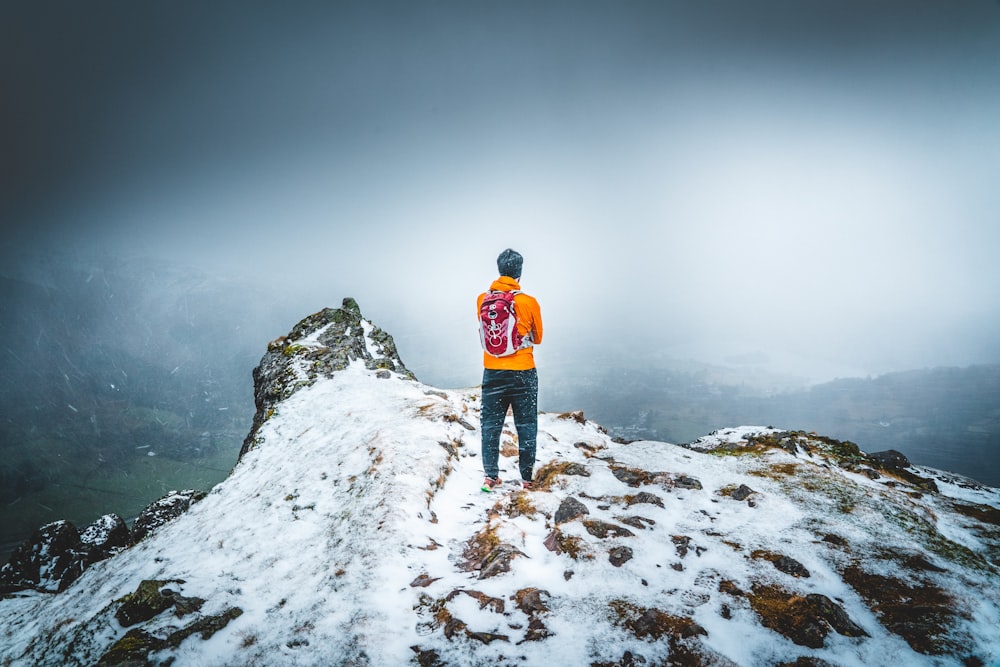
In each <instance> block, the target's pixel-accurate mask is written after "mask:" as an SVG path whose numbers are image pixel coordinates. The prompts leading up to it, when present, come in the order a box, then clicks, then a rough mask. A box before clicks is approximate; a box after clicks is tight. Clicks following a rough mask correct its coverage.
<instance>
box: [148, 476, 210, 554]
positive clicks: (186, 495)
mask: <svg viewBox="0 0 1000 667" xmlns="http://www.w3.org/2000/svg"><path fill="white" fill-rule="evenodd" d="M204 497H205V494H204V493H203V492H201V491H195V490H193V489H187V490H185V491H171V492H170V493H168V494H166V495H165V496H163V497H162V498H160V499H159V500H157V501H156V502H154V503H151V504H150V505H149V506H147V507H146V509H144V510H142V512H140V513H139V516H138V517H137V518H136V520H135V524H134V525H133V526H132V539H134V540H135V541H136V542H138V541H139V540H141V539H143V538H144V537H146V536H147V535H149V534H150V533H151V532H153V531H154V530H156V529H157V528H159V527H160V526H162V525H163V524H165V523H167V522H168V521H171V520H172V519H176V518H177V517H179V516H180V515H181V514H183V513H184V512H187V511H188V509H190V507H191V504H192V503H196V502H198V501H199V500H201V499H202V498H204Z"/></svg>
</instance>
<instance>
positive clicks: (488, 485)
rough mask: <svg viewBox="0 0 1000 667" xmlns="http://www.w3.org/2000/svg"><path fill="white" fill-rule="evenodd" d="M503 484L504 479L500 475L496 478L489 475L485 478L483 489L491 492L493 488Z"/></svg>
mask: <svg viewBox="0 0 1000 667" xmlns="http://www.w3.org/2000/svg"><path fill="white" fill-rule="evenodd" d="M501 484H503V480H502V479H500V478H499V477H496V478H493V477H487V478H486V479H484V480H483V486H482V489H483V491H485V492H486V493H489V492H490V491H492V490H493V489H495V488H497V487H498V486H500V485H501Z"/></svg>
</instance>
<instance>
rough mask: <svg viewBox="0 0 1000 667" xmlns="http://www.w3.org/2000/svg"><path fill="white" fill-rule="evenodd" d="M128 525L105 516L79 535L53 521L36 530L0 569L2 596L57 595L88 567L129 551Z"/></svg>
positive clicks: (68, 524) (114, 517)
mask: <svg viewBox="0 0 1000 667" xmlns="http://www.w3.org/2000/svg"><path fill="white" fill-rule="evenodd" d="M131 541H132V536H131V533H130V532H129V529H128V526H127V525H126V524H125V522H124V521H123V520H122V518H121V517H120V516H118V515H116V514H106V515H104V516H102V517H101V518H99V519H97V520H96V521H94V523H92V524H90V525H89V526H87V528H86V529H85V530H84V531H83V533H82V534H81V533H79V532H78V531H77V529H76V526H74V525H73V524H72V523H70V522H69V521H54V522H52V523H49V524H46V525H44V526H42V527H41V528H39V529H38V530H36V531H35V532H34V533H33V534H32V535H31V537H29V538H28V539H27V540H26V541H25V542H24V543H23V544H21V546H19V547H18V548H17V549H16V550H15V551H14V553H13V554H11V557H10V560H9V561H8V562H7V564H6V565H4V566H3V568H0V595H2V594H7V593H13V592H16V591H20V590H25V589H34V590H38V591H43V592H47V593H58V592H61V591H64V590H66V588H67V587H68V586H69V585H70V584H72V583H73V582H74V581H76V580H77V578H79V576H80V575H81V574H82V573H83V571H84V570H86V569H87V568H88V567H90V566H91V565H93V564H94V563H97V562H98V561H102V560H104V559H105V558H108V557H110V556H112V555H114V554H116V553H118V552H119V551H122V550H123V549H126V548H128V546H129V544H130V543H131Z"/></svg>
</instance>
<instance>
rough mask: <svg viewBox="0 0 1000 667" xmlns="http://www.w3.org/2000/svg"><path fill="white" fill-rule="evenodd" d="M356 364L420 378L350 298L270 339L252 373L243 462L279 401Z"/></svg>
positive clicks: (389, 337) (392, 343)
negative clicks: (249, 420)
mask: <svg viewBox="0 0 1000 667" xmlns="http://www.w3.org/2000/svg"><path fill="white" fill-rule="evenodd" d="M358 360H361V361H362V362H364V364H365V367H366V368H368V369H370V370H373V371H377V372H379V373H381V374H382V376H384V377H388V373H389V372H392V373H396V374H398V375H400V376H402V377H404V378H408V379H411V380H413V379H416V378H415V377H414V375H413V373H411V372H410V371H409V370H408V369H407V368H406V366H404V365H403V362H402V360H401V359H400V358H399V353H398V352H397V351H396V344H395V342H394V341H393V339H392V336H390V335H389V334H388V333H386V332H385V331H383V330H382V329H380V328H378V327H376V326H374V325H373V324H371V323H370V322H368V321H367V320H365V319H363V318H362V316H361V308H360V307H359V306H358V302H357V301H355V300H354V299H352V298H350V297H348V298H346V299H344V301H343V303H342V305H341V307H340V308H336V309H333V308H324V309H323V310H321V311H319V312H318V313H314V314H312V315H310V316H309V317H306V318H305V319H303V320H302V321H301V322H299V323H298V324H296V325H295V327H293V328H292V330H291V332H289V333H288V335H287V336H282V337H281V338H278V339H277V340H274V341H272V342H271V343H270V344H269V345H268V346H267V352H266V353H265V354H264V356H263V357H262V358H261V360H260V364H259V365H258V366H257V367H256V368H254V370H253V380H254V404H255V406H256V408H257V411H256V413H255V414H254V418H253V424H252V425H251V427H250V432H249V433H248V434H247V437H246V439H245V440H244V441H243V447H242V448H241V449H240V458H242V457H243V455H244V454H246V453H247V452H248V451H250V450H251V449H253V447H254V446H255V444H256V437H257V431H259V430H260V427H261V426H262V425H263V424H264V422H265V421H267V419H268V418H269V417H270V416H271V415H272V414H273V411H274V409H275V406H277V404H278V403H280V402H281V401H283V400H285V399H286V398H288V397H289V396H291V395H292V394H294V393H295V392H296V391H298V390H299V389H301V388H302V387H308V386H310V385H312V384H314V383H315V382H316V380H318V379H320V378H323V377H332V376H333V374H334V373H336V372H337V371H340V370H343V369H345V368H347V366H348V365H349V364H350V363H351V362H352V361H358Z"/></svg>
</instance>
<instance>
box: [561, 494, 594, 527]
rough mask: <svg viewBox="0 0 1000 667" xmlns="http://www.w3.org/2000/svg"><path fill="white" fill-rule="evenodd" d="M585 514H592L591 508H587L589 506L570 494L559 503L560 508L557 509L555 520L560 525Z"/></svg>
mask: <svg viewBox="0 0 1000 667" xmlns="http://www.w3.org/2000/svg"><path fill="white" fill-rule="evenodd" d="M584 514H590V510H589V509H587V506H586V505H584V504H583V503H582V502H580V501H579V500H577V499H576V498H573V497H572V496H570V497H568V498H566V499H565V500H563V501H562V502H561V503H560V504H559V509H557V510H556V515H555V517H554V518H553V521H555V522H556V524H557V525H558V524H560V523H564V522H566V521H571V520H573V519H575V518H577V517H580V516H583V515H584Z"/></svg>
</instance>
